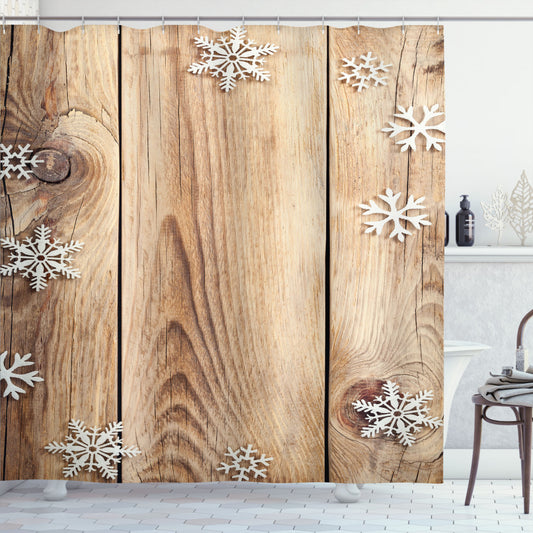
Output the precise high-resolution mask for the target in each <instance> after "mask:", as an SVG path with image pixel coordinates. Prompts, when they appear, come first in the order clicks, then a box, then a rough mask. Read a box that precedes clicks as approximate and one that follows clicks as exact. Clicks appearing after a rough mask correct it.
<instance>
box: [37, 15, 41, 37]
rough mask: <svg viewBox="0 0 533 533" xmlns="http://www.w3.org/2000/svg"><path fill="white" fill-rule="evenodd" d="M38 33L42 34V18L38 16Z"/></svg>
mask: <svg viewBox="0 0 533 533" xmlns="http://www.w3.org/2000/svg"><path fill="white" fill-rule="evenodd" d="M37 33H41V17H40V16H39V15H37Z"/></svg>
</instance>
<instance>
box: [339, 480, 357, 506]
mask: <svg viewBox="0 0 533 533" xmlns="http://www.w3.org/2000/svg"><path fill="white" fill-rule="evenodd" d="M361 485H362V484H361ZM333 494H334V496H335V498H337V501H339V502H341V503H355V502H356V501H358V500H359V498H360V497H361V491H360V490H359V487H358V485H355V484H351V483H337V484H336V485H335V491H334V492H333Z"/></svg>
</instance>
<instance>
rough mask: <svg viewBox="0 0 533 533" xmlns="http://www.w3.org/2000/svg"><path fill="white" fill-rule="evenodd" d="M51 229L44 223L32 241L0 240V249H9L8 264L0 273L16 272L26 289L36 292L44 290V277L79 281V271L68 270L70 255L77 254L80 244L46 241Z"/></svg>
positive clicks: (37, 229)
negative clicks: (28, 282)
mask: <svg viewBox="0 0 533 533" xmlns="http://www.w3.org/2000/svg"><path fill="white" fill-rule="evenodd" d="M51 233H52V230H51V229H50V228H47V227H46V226H45V225H44V224H42V225H41V226H39V227H38V228H36V230H35V235H36V237H35V238H30V237H26V238H25V239H24V240H23V241H22V242H19V241H16V240H15V239H14V238H13V237H11V238H9V239H0V247H2V248H7V249H8V250H12V252H13V253H12V254H10V255H9V259H10V263H9V264H7V265H2V266H0V274H2V275H3V276H11V275H12V274H15V273H17V272H20V273H21V274H22V277H23V278H30V277H31V281H30V287H31V288H32V289H35V290H36V291H40V290H41V289H44V288H45V287H47V282H46V281H47V278H48V279H55V278H57V277H58V276H59V274H63V275H64V276H66V277H67V279H71V278H79V277H80V272H79V270H78V269H76V268H72V267H71V266H70V263H72V257H71V256H70V255H69V254H71V253H72V252H79V251H80V250H81V249H82V247H83V243H82V242H79V241H76V242H74V241H70V243H69V244H63V245H62V244H61V241H59V240H57V239H54V240H50V234H51Z"/></svg>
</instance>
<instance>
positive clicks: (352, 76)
mask: <svg viewBox="0 0 533 533" xmlns="http://www.w3.org/2000/svg"><path fill="white" fill-rule="evenodd" d="M376 59H377V57H372V52H368V54H367V55H366V56H365V55H362V56H360V57H359V60H358V59H356V58H355V57H352V58H351V59H348V58H346V57H343V58H342V60H343V62H344V63H343V65H342V66H343V68H348V69H350V70H349V71H348V72H342V76H341V77H340V78H339V81H345V82H346V83H348V84H350V85H351V86H352V87H357V92H361V91H362V90H363V89H368V88H369V87H370V85H368V84H369V83H374V87H377V86H378V85H387V82H386V81H385V80H386V79H387V78H386V76H382V75H381V74H382V73H385V72H388V69H389V67H392V65H385V64H384V63H383V61H380V63H379V65H376V64H374V63H373V62H374V61H376ZM352 82H353V83H352Z"/></svg>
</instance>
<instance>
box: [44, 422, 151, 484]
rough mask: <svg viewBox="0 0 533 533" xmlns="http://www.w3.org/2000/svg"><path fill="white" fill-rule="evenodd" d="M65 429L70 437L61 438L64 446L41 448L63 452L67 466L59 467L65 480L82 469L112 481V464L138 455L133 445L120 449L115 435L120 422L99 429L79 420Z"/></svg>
mask: <svg viewBox="0 0 533 533" xmlns="http://www.w3.org/2000/svg"><path fill="white" fill-rule="evenodd" d="M68 428H69V430H70V432H71V434H70V435H67V436H66V437H65V441H66V442H65V443H63V442H60V443H57V442H56V441H54V442H51V443H50V444H48V445H46V446H45V447H44V449H45V450H46V451H48V452H50V453H53V454H55V453H58V452H63V460H64V461H66V462H67V463H70V464H69V465H67V466H65V468H63V475H64V476H65V477H73V476H76V475H78V474H79V473H80V471H81V470H82V469H85V470H86V471H87V472H95V471H96V470H98V471H99V472H100V473H101V474H102V477H104V478H108V479H115V478H116V477H117V474H118V470H117V468H115V465H116V464H118V463H120V461H121V458H122V457H135V456H136V455H139V454H140V453H141V450H139V449H138V448H136V447H135V446H128V447H123V446H122V439H121V438H120V436H119V433H120V432H121V431H122V429H123V428H122V422H110V423H109V424H108V426H107V427H106V428H105V429H104V430H101V429H100V428H98V427H93V428H88V427H86V426H85V423H84V422H82V421H81V420H71V421H70V422H69V424H68Z"/></svg>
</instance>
